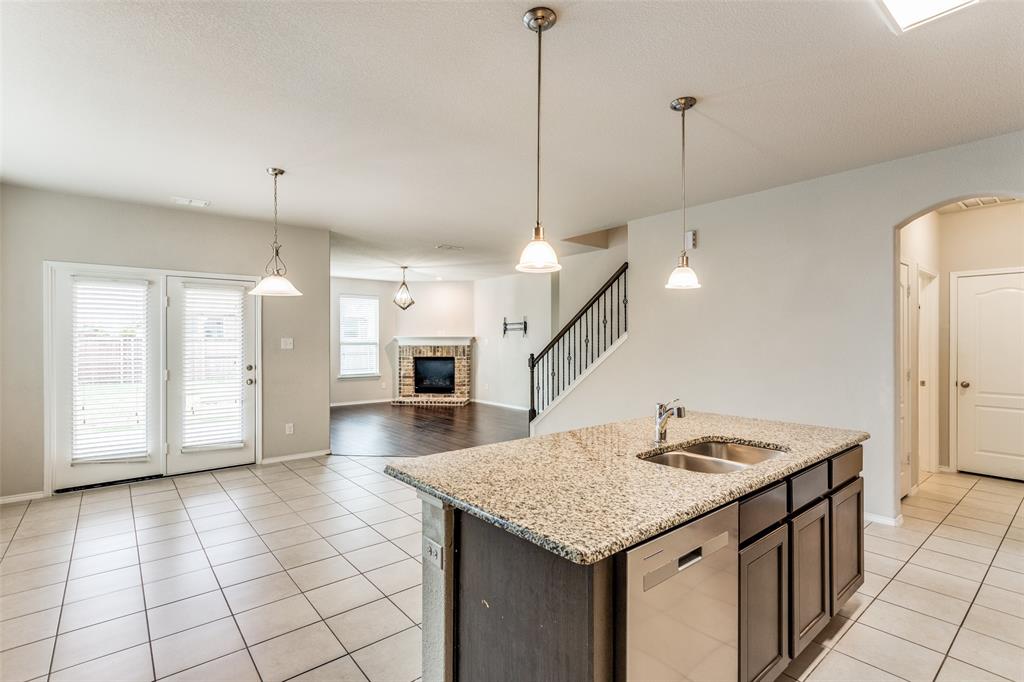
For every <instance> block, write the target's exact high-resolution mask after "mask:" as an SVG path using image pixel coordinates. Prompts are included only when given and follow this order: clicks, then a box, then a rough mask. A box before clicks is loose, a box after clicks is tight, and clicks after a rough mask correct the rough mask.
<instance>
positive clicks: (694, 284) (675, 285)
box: [665, 97, 700, 289]
mask: <svg viewBox="0 0 1024 682" xmlns="http://www.w3.org/2000/svg"><path fill="white" fill-rule="evenodd" d="M695 104H697V100H696V98H694V97H680V98H678V99H675V100H672V103H671V104H670V105H669V107H670V108H671V109H672V111H678V112H679V116H680V118H681V119H682V124H681V125H682V141H681V144H680V147H681V149H680V151H681V154H680V155H681V157H682V164H681V165H682V179H681V184H680V195H681V197H682V200H683V204H682V206H683V208H682V218H683V250H682V251H680V252H679V260H678V261H677V262H676V267H675V268H674V269H673V270H672V272H671V273H670V274H669V276H668V281H667V282H665V288H666V289H700V280H699V279H698V278H697V273H696V272H694V271H693V268H691V267H690V257H689V255H687V253H686V250H687V247H688V246H690V247H691V248H692V246H693V243H694V239H695V233H694V232H692V231H690V232H688V231H687V230H686V110H687V109H692V108H693V106H694V105H695Z"/></svg>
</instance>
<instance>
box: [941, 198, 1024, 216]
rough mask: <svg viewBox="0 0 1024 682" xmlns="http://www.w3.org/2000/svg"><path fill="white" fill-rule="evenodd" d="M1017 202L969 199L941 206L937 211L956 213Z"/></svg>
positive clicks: (1013, 200) (1013, 199)
mask: <svg viewBox="0 0 1024 682" xmlns="http://www.w3.org/2000/svg"><path fill="white" fill-rule="evenodd" d="M1015 201H1017V198H1016V197H971V198H970V199H964V200H962V201H957V202H956V203H952V204H949V205H948V206H943V207H942V208H940V209H939V213H955V212H956V211H969V210H970V209H972V208H987V207H989V206H999V205H1001V204H1010V203H1013V202H1015Z"/></svg>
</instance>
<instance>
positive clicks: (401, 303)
mask: <svg viewBox="0 0 1024 682" xmlns="http://www.w3.org/2000/svg"><path fill="white" fill-rule="evenodd" d="M405 269H406V266H404V265H403V266H402V284H401V285H400V286H399V287H398V291H396V292H395V298H394V299H393V300H394V302H395V305H397V306H398V307H399V308H401V309H402V310H408V309H409V308H411V307H412V305H413V304H414V303H416V301H414V300H412V293H410V291H409V285H408V284H406V283H405Z"/></svg>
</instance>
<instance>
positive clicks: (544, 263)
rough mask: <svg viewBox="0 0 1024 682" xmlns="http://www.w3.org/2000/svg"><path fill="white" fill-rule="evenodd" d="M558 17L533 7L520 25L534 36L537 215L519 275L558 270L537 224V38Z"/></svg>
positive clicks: (519, 268)
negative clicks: (535, 46)
mask: <svg viewBox="0 0 1024 682" xmlns="http://www.w3.org/2000/svg"><path fill="white" fill-rule="evenodd" d="M557 19H558V16H557V15H556V14H555V12H554V10H552V9H548V8H547V7H534V8H533V9H531V10H530V11H529V12H527V13H526V14H524V15H523V24H525V25H526V28H528V29H530V30H531V31H534V32H535V33H536V34H537V213H536V224H535V226H534V228H533V239H531V240H530V242H529V243H528V244H527V245H526V248H525V249H523V253H522V255H521V256H519V265H517V266H516V270H518V271H519V272H530V273H544V272H557V271H558V270H561V269H562V266H561V265H559V264H558V256H556V255H555V250H554V249H553V248H551V244H548V242H547V240H545V239H544V228H543V227H542V226H541V224H540V74H541V36H542V35H543V34H544V31H546V30H548V29H549V28H551V27H552V26H554V25H555V21H556V20H557Z"/></svg>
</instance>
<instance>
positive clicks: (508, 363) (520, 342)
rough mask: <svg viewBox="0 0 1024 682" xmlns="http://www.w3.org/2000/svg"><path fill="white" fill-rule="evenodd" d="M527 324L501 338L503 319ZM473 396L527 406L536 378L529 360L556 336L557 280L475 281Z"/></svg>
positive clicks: (544, 277) (537, 277)
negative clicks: (553, 316)
mask: <svg viewBox="0 0 1024 682" xmlns="http://www.w3.org/2000/svg"><path fill="white" fill-rule="evenodd" d="M524 315H525V316H526V320H527V336H526V337H525V338H524V337H523V335H522V333H521V332H509V333H508V336H505V337H502V335H501V321H502V317H507V318H508V319H509V321H522V319H523V316H524ZM473 322H474V326H475V331H474V336H476V343H475V344H474V346H473V398H474V399H475V400H480V401H483V402H490V403H498V404H500V405H509V406H513V407H521V408H527V407H529V405H530V393H529V391H530V388H529V385H530V375H529V369H528V366H527V359H528V358H529V356H530V353H535V352H537V351H539V350H540V349H541V348H542V347H543V346H544V344H546V343H547V342H548V340H549V339H550V338H551V277H550V276H549V275H508V276H506V277H495V278H493V279H482V280H477V281H476V282H474V283H473Z"/></svg>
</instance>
